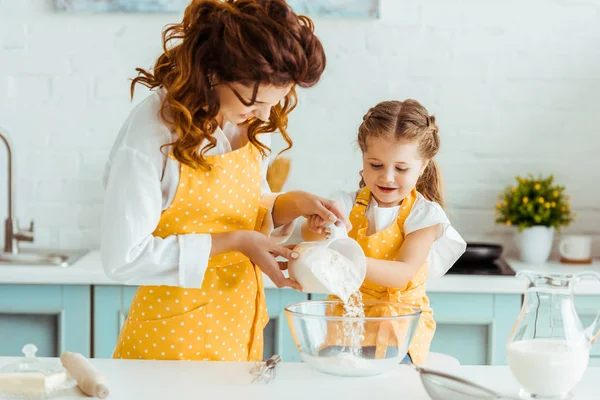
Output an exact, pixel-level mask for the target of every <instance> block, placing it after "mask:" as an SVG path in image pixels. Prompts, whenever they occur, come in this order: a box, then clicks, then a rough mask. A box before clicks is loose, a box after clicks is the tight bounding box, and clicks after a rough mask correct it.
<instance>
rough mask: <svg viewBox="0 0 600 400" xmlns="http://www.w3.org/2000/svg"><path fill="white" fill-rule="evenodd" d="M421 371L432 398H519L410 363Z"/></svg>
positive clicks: (468, 399)
mask: <svg viewBox="0 0 600 400" xmlns="http://www.w3.org/2000/svg"><path fill="white" fill-rule="evenodd" d="M408 365H409V366H410V367H411V368H413V369H415V370H416V371H417V372H418V373H419V377H420V378H421V382H422V383H423V386H424V387H425V391H427V394H428V395H429V397H431V399H432V400H517V399H516V398H514V397H508V396H504V395H501V394H500V393H496V392H495V391H493V390H491V389H488V388H485V387H483V386H480V385H478V384H476V383H473V382H470V381H468V380H466V379H463V378H460V377H458V376H454V375H450V374H447V373H445V372H439V371H435V370H432V369H428V368H423V367H419V366H417V365H414V364H408Z"/></svg>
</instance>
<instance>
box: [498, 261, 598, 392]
mask: <svg viewBox="0 0 600 400" xmlns="http://www.w3.org/2000/svg"><path fill="white" fill-rule="evenodd" d="M517 277H525V278H527V279H528V280H529V288H528V289H527V292H526V294H525V299H524V301H523V307H522V309H521V313H520V314H519V316H518V318H517V320H516V322H515V325H514V327H513V329H512V332H511V334H510V339H509V341H508V345H507V350H506V356H507V360H508V365H509V367H510V369H511V372H512V373H513V375H514V376H515V378H516V379H517V381H519V383H520V384H521V386H522V387H523V389H522V397H524V398H532V399H533V398H535V399H568V398H571V394H570V392H571V389H573V387H575V385H576V384H577V383H578V382H579V380H580V379H581V377H582V376H583V373H584V372H585V370H586V368H587V365H588V362H589V354H590V348H591V345H592V344H593V342H594V341H595V340H596V339H597V338H598V335H599V334H600V332H598V333H596V334H595V335H594V330H595V329H596V325H597V322H598V318H600V313H599V314H598V315H597V316H596V318H595V319H594V321H593V322H592V323H591V325H590V326H589V327H587V328H584V327H583V326H582V324H581V321H580V319H579V316H578V315H577V311H576V309H575V303H574V300H573V290H574V286H575V284H576V283H577V282H579V281H580V280H581V279H584V278H588V277H589V278H595V279H597V280H599V281H600V274H597V273H595V272H591V271H586V272H581V273H578V274H575V275H571V274H546V273H540V272H534V271H520V272H519V273H517Z"/></svg>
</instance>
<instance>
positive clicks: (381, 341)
mask: <svg viewBox="0 0 600 400" xmlns="http://www.w3.org/2000/svg"><path fill="white" fill-rule="evenodd" d="M343 307H344V305H343V303H342V302H341V301H340V300H322V301H321V300H308V301H302V302H298V303H293V304H290V305H288V306H287V307H285V314H286V317H287V321H288V325H289V327H290V331H291V332H292V336H293V338H294V342H295V343H296V347H297V349H298V352H299V353H300V356H301V357H302V360H303V361H304V362H306V363H307V364H309V365H310V366H311V367H313V368H315V369H317V370H319V371H321V372H325V373H328V374H333V375H339V376H373V375H379V374H382V373H384V372H387V371H389V370H390V369H392V368H394V367H396V366H397V365H398V364H399V363H400V362H402V360H403V359H404V357H406V354H407V352H408V347H409V345H410V342H411V340H412V337H413V335H414V333H415V330H416V328H417V326H418V324H419V317H420V316H421V309H420V308H418V307H415V306H411V305H408V304H403V303H398V302H391V301H381V300H365V301H364V302H363V309H364V315H365V317H344V316H343V310H344V308H343Z"/></svg>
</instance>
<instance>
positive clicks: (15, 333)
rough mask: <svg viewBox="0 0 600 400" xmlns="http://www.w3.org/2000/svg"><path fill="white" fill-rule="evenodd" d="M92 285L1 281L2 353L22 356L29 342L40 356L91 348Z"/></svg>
mask: <svg viewBox="0 0 600 400" xmlns="http://www.w3.org/2000/svg"><path fill="white" fill-rule="evenodd" d="M90 326H91V303H90V287H89V286H79V285H73V286H71V285H65V286H61V285H0V355H1V356H22V355H23V353H22V352H21V349H22V348H23V346H24V345H26V344H28V343H33V344H35V345H36V347H37V348H38V352H37V355H38V356H40V357H59V356H60V355H61V354H62V353H63V352H64V351H74V352H78V353H81V354H83V355H85V356H87V357H89V356H90V349H91V330H90Z"/></svg>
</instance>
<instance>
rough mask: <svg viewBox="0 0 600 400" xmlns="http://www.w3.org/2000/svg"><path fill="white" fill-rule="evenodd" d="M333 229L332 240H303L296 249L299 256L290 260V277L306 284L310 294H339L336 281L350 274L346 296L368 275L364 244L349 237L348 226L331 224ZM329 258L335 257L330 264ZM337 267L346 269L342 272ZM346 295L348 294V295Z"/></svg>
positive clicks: (358, 286)
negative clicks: (336, 290) (327, 261)
mask: <svg viewBox="0 0 600 400" xmlns="http://www.w3.org/2000/svg"><path fill="white" fill-rule="evenodd" d="M326 229H327V230H328V231H329V232H330V233H329V239H326V240H321V241H316V242H303V243H300V244H299V245H298V246H296V247H295V248H294V251H295V252H297V253H298V258H297V259H294V260H289V262H288V273H289V275H290V278H291V279H293V280H295V281H296V282H298V283H299V284H300V286H302V290H303V291H304V292H306V293H316V294H335V295H338V296H340V295H343V294H342V293H335V290H334V288H333V285H334V283H333V281H337V279H334V278H338V277H339V276H340V275H342V276H347V275H348V274H351V276H348V279H349V280H348V285H349V287H347V288H346V290H345V291H346V292H347V293H345V295H347V296H349V295H350V294H352V293H354V292H356V291H357V290H358V289H359V288H360V286H361V285H362V283H363V281H364V280H365V276H366V274H367V259H366V257H365V253H364V252H363V250H362V248H361V247H360V245H359V244H358V243H357V242H356V241H355V240H353V239H350V238H349V237H348V233H347V231H346V228H345V227H344V226H341V227H337V226H335V225H334V224H327V225H326ZM325 260H331V261H332V263H333V265H328V264H327V263H326V262H325ZM336 268H339V269H342V268H343V269H344V270H342V271H338V270H337V269H336ZM347 296H346V297H347Z"/></svg>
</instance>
